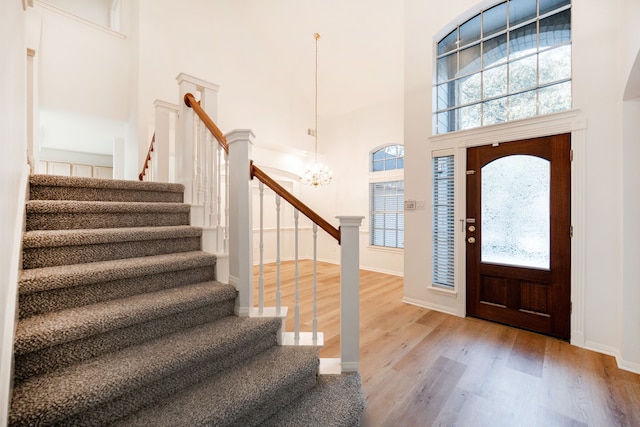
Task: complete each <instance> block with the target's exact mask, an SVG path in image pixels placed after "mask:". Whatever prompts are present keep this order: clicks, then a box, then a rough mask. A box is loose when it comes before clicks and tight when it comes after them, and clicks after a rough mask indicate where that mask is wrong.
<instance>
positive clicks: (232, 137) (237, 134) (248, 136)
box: [224, 129, 256, 145]
mask: <svg viewBox="0 0 640 427" xmlns="http://www.w3.org/2000/svg"><path fill="white" fill-rule="evenodd" d="M224 137H225V138H226V139H227V144H229V145H231V144H233V143H234V142H239V141H249V142H250V143H251V144H253V140H254V139H255V138H256V136H255V135H254V134H253V131H252V130H251V129H234V130H232V131H229V132H227V133H225V134H224Z"/></svg>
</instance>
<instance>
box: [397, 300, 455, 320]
mask: <svg viewBox="0 0 640 427" xmlns="http://www.w3.org/2000/svg"><path fill="white" fill-rule="evenodd" d="M402 302H405V303H407V304H411V305H416V306H418V307H422V308H428V309H429V310H435V311H439V312H441V313H446V314H451V315H453V316H457V317H460V316H458V313H456V311H455V310H452V308H451V307H447V306H444V305H440V304H434V303H431V302H428V301H423V300H419V299H415V298H410V297H403V298H402Z"/></svg>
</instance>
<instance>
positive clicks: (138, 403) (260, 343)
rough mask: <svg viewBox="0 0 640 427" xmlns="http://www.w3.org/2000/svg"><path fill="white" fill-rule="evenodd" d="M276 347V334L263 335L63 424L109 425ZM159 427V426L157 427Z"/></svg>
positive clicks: (69, 419) (67, 420)
mask: <svg viewBox="0 0 640 427" xmlns="http://www.w3.org/2000/svg"><path fill="white" fill-rule="evenodd" d="M274 345H276V341H275V335H269V336H262V337H259V338H257V339H255V341H251V342H247V343H245V345H242V346H239V347H238V348H237V349H235V350H234V351H233V352H231V353H229V354H228V355H226V356H225V357H219V358H217V359H210V360H207V361H205V362H202V363H200V364H194V365H192V366H189V367H188V368H186V369H183V370H181V371H179V372H176V373H174V374H173V375H170V376H167V377H165V378H163V379H162V380H160V381H156V382H154V383H151V384H148V385H146V386H145V387H143V388H141V389H138V390H136V391H134V392H131V393H127V394H125V395H123V396H121V397H120V398H117V399H114V400H112V401H110V402H107V403H105V404H102V405H99V406H96V407H94V408H92V409H90V410H88V411H86V412H85V413H84V414H82V415H80V416H77V417H71V418H68V419H66V420H64V421H63V422H62V423H60V424H62V425H83V426H84V425H106V424H111V423H113V422H115V421H117V420H119V419H121V418H124V417H126V416H128V415H130V414H132V413H134V412H136V411H137V410H140V409H142V408H143V407H145V406H147V405H149V404H150V403H153V402H156V401H158V400H160V399H163V398H167V397H170V396H172V395H175V394H178V393H179V392H180V391H181V390H184V389H186V388H188V387H190V386H192V385H194V384H196V383H198V382H200V381H202V380H203V379H205V378H209V377H212V376H213V375H215V374H216V373H218V372H221V371H223V370H224V369H227V368H229V367H232V366H236V365H240V364H242V363H243V362H244V361H245V360H247V359H249V358H251V357H253V356H255V355H257V354H259V353H261V352H263V351H266V350H268V349H269V348H271V347H273V346H274ZM154 427H155V426H154Z"/></svg>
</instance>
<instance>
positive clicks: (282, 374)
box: [115, 347, 319, 426]
mask: <svg viewBox="0 0 640 427" xmlns="http://www.w3.org/2000/svg"><path fill="white" fill-rule="evenodd" d="M318 364H319V359H318V353H317V348H314V347H273V348H271V349H269V350H267V351H265V352H262V353H260V354H258V355H257V356H254V357H253V358H251V359H250V360H248V361H246V363H245V364H243V365H239V366H234V367H233V368H231V369H228V370H225V371H224V372H222V373H220V374H218V375H216V376H214V377H210V378H207V379H205V380H203V381H201V382H200V383H198V384H195V385H194V386H192V387H190V388H188V389H186V390H184V391H182V392H181V393H179V394H176V395H173V396H171V397H170V398H167V399H164V400H163V401H161V402H159V403H157V404H155V405H153V406H150V407H147V408H145V409H143V410H141V411H139V412H138V413H135V414H133V415H131V416H129V417H127V418H125V419H123V420H120V421H119V422H116V423H115V425H120V426H131V425H135V426H159V425H167V426H168V425H171V426H192V425H229V424H234V425H235V424H237V423H238V422H237V420H238V419H239V418H242V417H243V416H244V415H245V414H246V413H248V412H251V411H255V410H259V409H260V407H261V406H262V405H264V404H265V402H269V397H270V396H275V395H278V394H281V393H283V392H284V391H289V392H291V389H292V388H295V387H297V386H299V387H304V385H303V382H301V381H300V378H303V377H305V376H308V375H313V376H314V377H315V376H316V373H317V369H318ZM305 391H306V387H304V388H303V389H302V390H300V391H299V392H300V393H303V392H305ZM299 425H304V424H299Z"/></svg>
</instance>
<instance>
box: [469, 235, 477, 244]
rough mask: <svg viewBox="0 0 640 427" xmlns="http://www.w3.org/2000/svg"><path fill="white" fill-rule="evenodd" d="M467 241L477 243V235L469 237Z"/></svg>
mask: <svg viewBox="0 0 640 427" xmlns="http://www.w3.org/2000/svg"><path fill="white" fill-rule="evenodd" d="M467 242H469V243H471V244H473V243H475V242H476V238H475V237H469V238H468V239H467Z"/></svg>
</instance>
